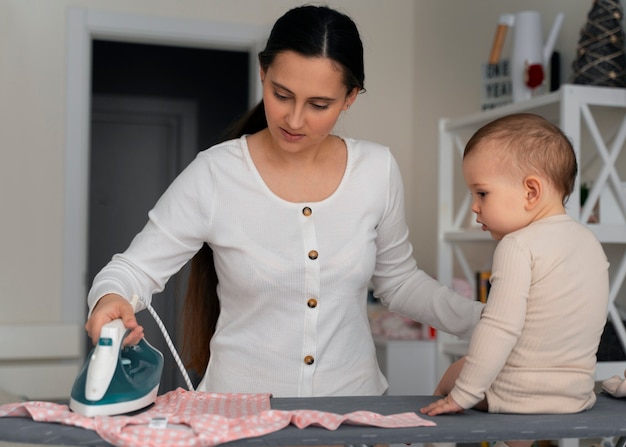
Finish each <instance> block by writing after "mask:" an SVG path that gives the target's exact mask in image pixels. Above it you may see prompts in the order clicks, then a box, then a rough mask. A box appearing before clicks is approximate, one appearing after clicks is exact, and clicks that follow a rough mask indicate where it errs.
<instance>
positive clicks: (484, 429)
mask: <svg viewBox="0 0 626 447" xmlns="http://www.w3.org/2000/svg"><path fill="white" fill-rule="evenodd" d="M433 400H434V397H433V396H375V397H373V396H368V397H315V398H273V399H272V400H271V405H272V408H274V409H277V410H295V409H315V410H321V411H331V412H335V413H348V412H351V411H356V410H369V411H374V412H377V413H381V414H393V413H402V412H405V411H417V410H418V409H419V408H420V407H422V406H424V405H426V404H428V403H430V402H432V401H433ZM429 419H431V418H429ZM432 420H434V421H435V422H436V423H437V426H436V427H417V428H401V429H387V428H375V427H362V426H350V425H342V426H341V427H339V429H337V430H336V431H329V430H326V429H323V428H320V427H308V428H306V429H303V430H300V429H298V428H296V427H294V426H289V427H287V428H285V429H283V430H280V431H278V432H275V433H271V434H268V435H265V436H262V437H258V438H249V439H243V440H240V441H236V442H231V443H228V444H223V445H224V446H229V447H230V446H232V447H240V446H243V447H259V446H287V445H292V446H293V445H337V444H343V445H347V444H352V445H360V444H367V445H373V444H401V443H427V442H456V443H473V442H480V441H496V440H506V439H524V438H525V439H546V440H547V439H554V440H556V439H568V438H579V439H584V438H602V437H614V436H616V437H620V438H619V442H618V447H624V446H625V441H626V399H616V398H613V397H611V396H609V395H606V394H599V395H598V401H597V403H596V405H595V406H594V408H593V409H591V410H589V411H585V412H582V413H578V414H572V415H514V414H487V413H484V412H479V411H475V410H467V411H465V412H464V413H463V414H453V415H445V416H437V417H434V418H432ZM0 441H13V442H22V443H31V444H32V443H35V444H48V445H50V444H53V445H81V446H95V447H101V446H108V445H109V444H107V443H106V442H104V441H103V440H102V439H100V438H99V437H98V436H97V435H96V434H95V433H94V432H91V431H88V430H84V429H80V428H75V427H66V426H62V425H58V424H49V423H39V422H33V421H32V420H30V419H25V418H0ZM0 445H1V444H0Z"/></svg>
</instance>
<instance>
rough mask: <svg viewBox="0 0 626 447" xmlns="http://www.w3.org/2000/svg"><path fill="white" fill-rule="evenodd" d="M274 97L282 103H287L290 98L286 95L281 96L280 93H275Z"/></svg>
mask: <svg viewBox="0 0 626 447" xmlns="http://www.w3.org/2000/svg"><path fill="white" fill-rule="evenodd" d="M274 96H275V97H276V99H278V100H280V101H287V100H288V99H289V98H288V97H287V96H285V95H281V94H280V93H278V92H274Z"/></svg>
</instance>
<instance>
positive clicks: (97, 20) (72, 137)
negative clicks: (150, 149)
mask: <svg viewBox="0 0 626 447" xmlns="http://www.w3.org/2000/svg"><path fill="white" fill-rule="evenodd" d="M268 34H269V27H267V26H261V25H250V24H234V23H221V22H213V21H205V20H187V19H171V18H165V17H153V16H144V15H136V14H125V13H115V12H106V11H99V10H93V9H85V8H69V9H68V13H67V45H66V48H67V77H66V108H67V109H66V113H67V115H66V129H65V130H66V146H65V188H64V198H65V202H64V222H63V242H62V244H63V255H62V258H63V260H62V262H63V268H62V274H63V278H62V290H61V318H62V321H63V322H64V323H78V324H83V323H84V320H85V311H86V298H87V292H88V289H89V284H88V283H87V282H88V279H87V276H88V274H87V262H88V220H89V219H88V218H89V151H90V144H89V141H90V130H89V127H90V126H89V122H90V110H91V43H92V40H93V39H108V40H120V41H124V42H133V43H152V44H160V45H176V46H191V47H200V48H210V49H217V50H236V51H246V52H248V53H249V55H250V74H249V78H250V79H256V81H255V82H251V83H250V91H249V98H250V101H251V105H252V104H255V103H257V102H258V101H259V100H260V99H261V96H262V93H261V84H260V81H259V80H258V78H259V77H258V73H259V64H258V59H257V54H258V52H259V51H260V50H262V48H263V46H264V44H265V39H266V38H267V35H268Z"/></svg>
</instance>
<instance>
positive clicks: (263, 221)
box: [89, 137, 482, 396]
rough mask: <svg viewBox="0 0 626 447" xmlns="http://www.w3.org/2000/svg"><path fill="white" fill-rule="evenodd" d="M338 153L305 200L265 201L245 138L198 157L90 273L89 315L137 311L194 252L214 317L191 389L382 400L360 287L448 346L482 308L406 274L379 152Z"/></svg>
mask: <svg viewBox="0 0 626 447" xmlns="http://www.w3.org/2000/svg"><path fill="white" fill-rule="evenodd" d="M345 142H346V145H347V148H348V160H347V167H346V171H345V173H344V177H343V179H342V181H341V183H340V185H339V187H338V188H337V190H336V191H335V192H334V193H333V194H332V195H331V196H330V197H328V198H327V199H325V200H322V201H320V202H315V203H291V202H287V201H285V200H283V199H281V198H280V197H277V196H276V195H275V194H273V193H272V192H271V191H270V190H269V188H268V187H267V186H266V184H265V183H264V182H263V179H262V178H261V176H260V175H259V173H258V171H257V170H256V168H255V166H254V163H253V162H252V159H251V157H250V154H249V151H248V147H247V140H246V138H245V137H242V138H240V139H237V140H231V141H228V142H225V143H222V144H220V145H217V146H214V147H212V148H210V149H208V150H206V151H203V152H201V153H199V154H198V156H197V158H196V159H195V160H194V161H193V162H192V163H191V164H190V165H189V166H188V167H187V168H186V169H185V170H184V171H183V172H182V173H181V174H180V175H179V177H178V178H177V179H176V180H175V181H174V182H173V183H172V185H171V186H170V187H169V188H168V190H167V191H166V192H165V194H164V195H163V196H162V197H161V198H160V199H159V201H158V202H157V204H156V205H155V207H154V208H153V209H152V210H151V211H150V213H149V220H148V223H147V224H146V226H145V228H144V229H143V230H142V231H141V232H140V233H139V234H138V235H137V236H136V237H135V238H134V240H133V241H132V243H131V245H130V246H129V248H128V249H127V250H126V251H125V252H124V253H122V254H117V255H115V256H114V257H113V259H112V260H111V262H110V263H109V264H108V265H107V266H106V267H105V268H104V269H103V270H102V271H101V272H100V273H99V274H98V275H97V276H96V278H95V280H94V284H93V287H92V289H91V290H90V292H89V305H90V308H93V305H94V304H95V302H96V301H97V300H98V299H99V298H100V297H101V296H103V295H104V294H106V293H111V292H115V293H118V294H121V295H122V296H125V297H130V296H131V295H132V294H134V293H137V294H138V295H139V296H141V297H142V298H143V299H144V300H150V299H151V296H152V295H153V294H154V293H157V292H159V291H161V290H162V289H163V287H164V285H165V283H166V281H167V280H168V279H169V278H170V276H171V275H173V274H174V273H176V272H177V271H178V270H179V269H180V268H181V267H182V266H183V265H184V264H185V262H187V260H189V259H190V258H191V257H192V256H193V255H194V253H195V252H196V251H197V250H198V249H199V248H200V247H201V245H202V243H203V242H207V243H208V244H209V245H210V246H211V247H212V249H213V251H214V257H215V267H216V271H217V274H218V278H219V288H218V293H219V297H220V303H221V314H220V318H219V321H218V324H217V329H216V332H215V335H214V336H213V338H212V340H211V359H210V361H209V365H208V368H207V372H206V375H205V377H204V379H203V380H202V382H201V384H200V386H199V389H200V390H206V391H212V392H270V393H272V394H273V395H274V396H322V395H377V394H382V393H383V392H384V391H385V389H386V387H387V382H386V380H385V378H384V376H383V375H382V374H381V372H380V370H379V368H378V365H377V362H376V352H375V349H374V344H373V341H372V336H371V332H370V327H369V323H368V318H367V312H366V310H367V309H366V295H367V287H368V283H369V281H370V279H372V283H373V285H374V288H375V295H376V296H377V297H379V298H380V299H381V301H382V302H383V303H384V304H386V305H388V306H389V308H390V309H391V310H393V311H396V312H399V313H402V314H404V315H407V316H409V317H411V318H413V319H415V320H417V321H421V322H423V323H426V324H429V325H432V326H435V327H437V328H439V329H441V330H445V331H446V332H450V333H454V334H458V335H460V336H465V337H467V336H469V334H470V333H471V331H472V329H473V328H474V326H475V325H476V322H477V321H478V318H479V314H480V311H481V310H482V306H481V305H480V304H477V303H476V302H472V301H470V300H468V299H466V298H463V297H461V296H459V295H457V294H455V293H453V292H452V291H450V290H449V289H448V288H446V287H443V286H441V285H440V284H439V283H438V282H436V281H435V280H433V279H432V278H430V277H429V276H428V275H426V274H425V273H424V272H422V271H421V270H418V268H417V266H416V263H415V260H414V258H413V255H412V247H411V244H410V243H409V241H408V229H407V225H406V221H405V215H404V197H403V188H402V179H401V177H400V173H399V169H398V166H397V164H396V162H395V160H394V158H393V156H392V154H391V152H390V151H389V149H388V148H386V147H383V146H380V145H378V144H374V143H370V142H365V141H356V140H352V139H345ZM305 207H308V208H310V210H311V213H310V215H307V214H309V213H305V212H303V209H304V208H305ZM312 251H315V252H316V253H317V257H316V258H315V256H310V255H311V254H312V253H311V252H312ZM311 298H313V299H315V300H316V303H317V305H316V306H315V307H310V306H309V305H307V303H308V302H309V300H310V299H311ZM305 358H306V359H307V361H305Z"/></svg>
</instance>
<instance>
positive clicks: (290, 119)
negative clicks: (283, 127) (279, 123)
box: [285, 104, 304, 129]
mask: <svg viewBox="0 0 626 447" xmlns="http://www.w3.org/2000/svg"><path fill="white" fill-rule="evenodd" d="M285 121H286V122H287V124H289V127H291V128H292V129H299V128H300V127H302V125H303V123H304V110H303V107H301V106H299V105H297V104H296V105H294V106H293V107H292V108H291V110H290V111H289V114H288V115H287V118H286V120H285Z"/></svg>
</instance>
